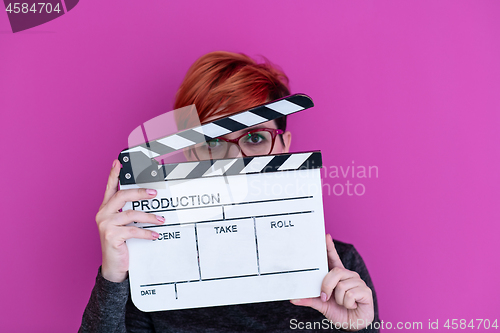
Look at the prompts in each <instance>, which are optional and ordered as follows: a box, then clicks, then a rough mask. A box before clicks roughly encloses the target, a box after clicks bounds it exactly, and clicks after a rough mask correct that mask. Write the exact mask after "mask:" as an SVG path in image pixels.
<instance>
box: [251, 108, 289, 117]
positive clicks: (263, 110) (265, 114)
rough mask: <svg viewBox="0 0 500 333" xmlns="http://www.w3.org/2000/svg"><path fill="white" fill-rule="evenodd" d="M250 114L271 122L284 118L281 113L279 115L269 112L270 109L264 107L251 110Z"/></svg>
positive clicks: (272, 111) (275, 112)
mask: <svg viewBox="0 0 500 333" xmlns="http://www.w3.org/2000/svg"><path fill="white" fill-rule="evenodd" d="M251 112H252V113H255V114H256V115H258V116H261V117H263V118H266V119H267V120H273V119H277V118H280V117H283V116H285V115H284V114H282V113H279V112H277V111H274V110H271V109H269V108H266V107H264V106H263V107H260V108H258V109H255V110H252V111H251Z"/></svg>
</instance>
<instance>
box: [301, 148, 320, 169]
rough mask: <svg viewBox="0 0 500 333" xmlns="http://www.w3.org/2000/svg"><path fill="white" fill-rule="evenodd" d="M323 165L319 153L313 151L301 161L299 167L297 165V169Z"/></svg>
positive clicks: (314, 167)
mask: <svg viewBox="0 0 500 333" xmlns="http://www.w3.org/2000/svg"><path fill="white" fill-rule="evenodd" d="M322 166H323V161H322V159H321V153H320V152H317V151H316V152H314V153H312V155H311V156H309V158H308V159H307V160H305V161H304V163H302V165H301V166H300V167H298V169H297V170H302V169H318V168H321V167H322Z"/></svg>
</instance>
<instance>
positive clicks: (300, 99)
mask: <svg viewBox="0 0 500 333" xmlns="http://www.w3.org/2000/svg"><path fill="white" fill-rule="evenodd" d="M285 99H286V100H287V101H289V102H292V103H294V104H297V105H300V106H302V107H303V108H304V109H307V108H312V107H313V106H314V103H313V101H312V99H311V98H310V97H309V96H307V95H293V96H290V97H287V98H285Z"/></svg>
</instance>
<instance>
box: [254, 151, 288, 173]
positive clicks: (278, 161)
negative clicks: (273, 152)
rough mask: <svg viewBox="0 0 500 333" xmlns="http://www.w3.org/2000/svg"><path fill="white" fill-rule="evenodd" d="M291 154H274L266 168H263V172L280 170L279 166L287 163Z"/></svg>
mask: <svg viewBox="0 0 500 333" xmlns="http://www.w3.org/2000/svg"><path fill="white" fill-rule="evenodd" d="M290 156H292V155H290V154H288V155H277V156H274V158H273V159H272V160H271V161H269V163H268V164H267V165H266V167H265V168H264V169H262V171H261V172H275V171H278V168H279V167H280V166H282V165H283V163H285V161H286V160H288V159H289V158H290Z"/></svg>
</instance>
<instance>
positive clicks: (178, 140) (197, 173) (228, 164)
mask: <svg viewBox="0 0 500 333" xmlns="http://www.w3.org/2000/svg"><path fill="white" fill-rule="evenodd" d="M313 106H314V103H313V101H312V99H311V98H310V97H309V96H307V95H305V94H294V95H290V96H287V97H284V98H280V99H277V100H275V101H272V102H269V103H265V104H262V105H260V106H257V107H254V108H251V109H248V110H245V111H242V112H239V113H236V114H233V115H231V116H228V117H224V118H220V119H217V120H214V121H212V122H210V123H206V124H203V125H200V126H197V127H193V128H190V129H186V130H183V131H180V132H178V133H175V134H172V135H167V136H165V137H162V138H160V139H156V140H153V141H148V142H145V143H143V144H140V145H137V146H134V147H131V148H126V149H124V150H122V151H121V152H120V155H119V156H118V159H119V161H120V162H121V164H122V169H121V170H120V184H121V185H130V184H142V183H151V182H159V181H169V180H177V179H193V178H201V177H205V176H210V175H219V176H220V175H222V176H230V175H237V174H248V173H262V172H274V171H285V170H299V169H313V168H321V167H322V160H321V152H320V151H313V152H305V153H285V154H278V155H266V156H250V157H240V158H232V159H222V160H206V161H197V162H191V163H190V164H189V162H183V163H173V164H160V163H159V162H158V161H156V160H155V158H156V157H159V156H162V155H166V154H169V153H172V152H175V151H178V150H181V149H184V148H187V147H190V146H193V145H195V144H198V143H202V142H206V141H209V140H212V139H214V138H217V137H220V136H223V135H226V134H229V133H233V132H236V131H239V130H242V129H245V128H248V127H251V126H254V125H258V124H261V123H264V122H267V121H270V120H274V119H277V118H280V117H283V116H287V115H290V114H292V113H295V112H298V111H302V110H305V109H308V108H311V107H313ZM235 161H241V162H242V163H234V162H235ZM132 163H133V164H132ZM187 164H189V167H186V165H187ZM207 170H211V172H207ZM221 170H222V172H221ZM217 171H218V172H217Z"/></svg>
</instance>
